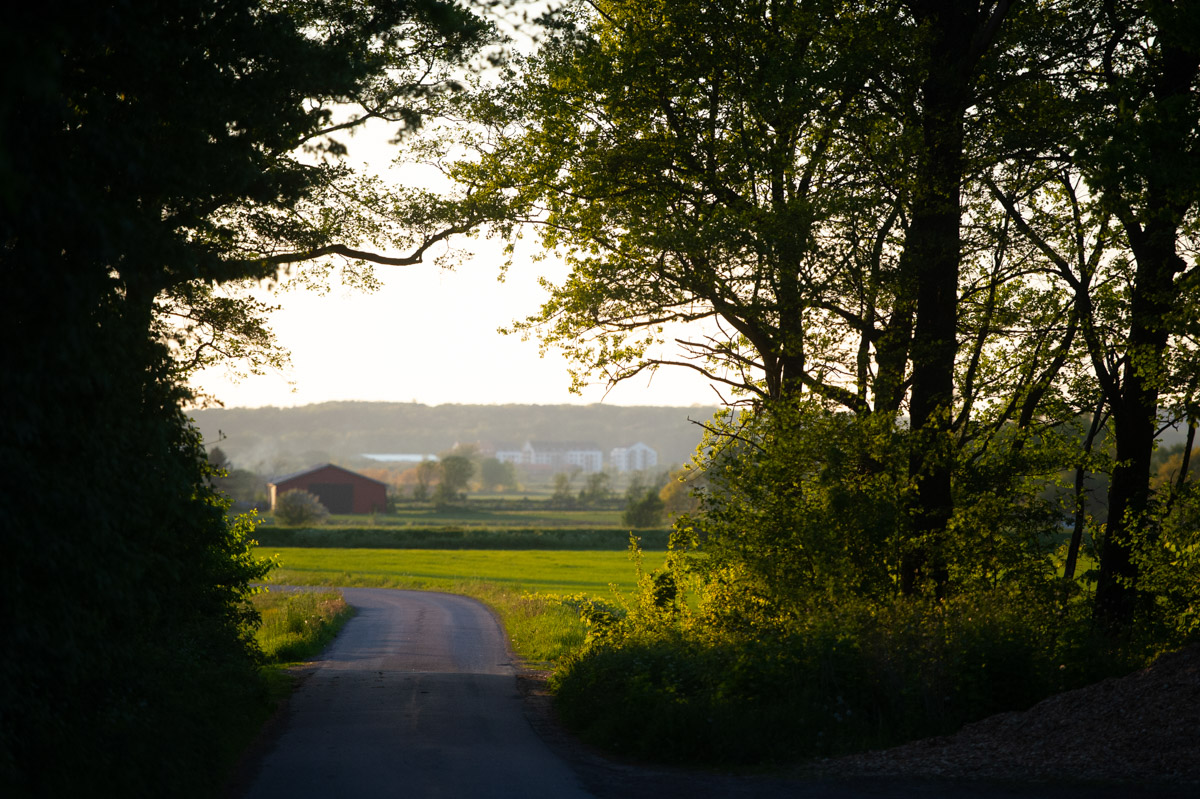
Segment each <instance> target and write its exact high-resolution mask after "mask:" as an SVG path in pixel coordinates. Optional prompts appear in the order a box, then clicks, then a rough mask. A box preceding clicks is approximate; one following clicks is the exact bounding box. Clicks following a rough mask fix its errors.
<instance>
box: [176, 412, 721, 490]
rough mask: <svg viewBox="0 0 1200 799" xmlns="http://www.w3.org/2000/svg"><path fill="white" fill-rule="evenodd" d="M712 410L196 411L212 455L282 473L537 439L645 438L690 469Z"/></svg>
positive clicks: (618, 441)
mask: <svg viewBox="0 0 1200 799" xmlns="http://www.w3.org/2000/svg"><path fill="white" fill-rule="evenodd" d="M716 410H717V409H716V408H715V407H700V406H694V407H690V408H678V407H653V406H620V405H421V404H418V403H401V402H325V403H320V404H317V405H304V406H300V407H296V408H274V407H267V408H210V409H205V410H194V411H191V412H190V415H191V416H192V418H193V419H194V420H195V422H196V424H197V426H198V427H199V428H200V431H201V433H202V434H203V436H204V441H205V443H206V444H207V445H208V446H209V448H211V447H213V446H215V445H217V444H219V445H220V447H221V449H222V451H224V452H225V454H226V455H227V456H228V457H229V460H230V462H231V463H232V464H233V465H234V466H237V467H240V468H244V469H252V470H254V471H258V472H260V473H263V474H280V473H284V472H287V471H294V470H298V469H303V468H307V467H308V466H312V465H315V464H317V463H320V462H325V461H334V460H337V461H342V462H349V461H353V460H354V459H356V458H360V457H361V455H362V454H363V453H414V454H437V453H439V452H445V451H447V450H449V449H451V448H453V447H454V446H455V445H456V444H473V443H477V442H478V443H482V444H484V445H491V446H495V445H498V444H517V445H520V444H524V442H525V441H527V440H533V441H575V442H591V443H595V444H596V445H598V446H599V447H600V449H601V450H603V451H604V452H605V453H606V454H607V452H608V450H610V449H612V448H613V447H624V446H629V445H630V444H633V443H635V442H638V441H641V442H643V443H645V444H647V445H648V446H650V447H653V448H654V449H655V450H657V451H658V461H659V465H660V466H662V467H666V466H668V465H670V464H682V463H686V462H687V461H688V459H690V458H691V455H692V452H693V451H694V450H695V448H696V446H697V445H698V444H699V443H700V440H701V438H702V430H701V428H700V427H699V426H698V425H696V424H693V423H692V422H693V421H694V422H704V421H706V420H708V419H709V418H710V417H711V416H712V415H713V414H714V413H715V412H716Z"/></svg>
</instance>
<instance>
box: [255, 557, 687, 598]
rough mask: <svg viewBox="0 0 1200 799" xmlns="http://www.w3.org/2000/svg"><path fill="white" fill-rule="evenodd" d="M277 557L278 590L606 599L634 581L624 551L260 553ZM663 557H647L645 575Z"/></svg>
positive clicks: (274, 580) (274, 575) (272, 578)
mask: <svg viewBox="0 0 1200 799" xmlns="http://www.w3.org/2000/svg"><path fill="white" fill-rule="evenodd" d="M255 554H256V555H258V556H259V557H262V556H266V555H277V556H278V560H279V562H280V568H278V569H277V570H275V571H274V572H272V573H271V576H270V578H269V581H270V582H272V583H276V584H278V585H341V586H368V587H380V588H413V589H420V590H435V591H452V592H455V591H458V589H459V587H460V586H461V584H463V583H471V582H477V583H491V584H494V585H497V586H500V587H502V588H505V589H508V590H510V591H515V592H522V591H530V592H536V593H543V594H588V595H589V596H595V597H600V598H609V597H611V596H612V591H611V589H610V588H609V586H610V585H613V584H615V585H616V586H618V588H619V590H621V591H624V592H629V591H631V590H632V589H633V588H634V586H635V585H636V584H637V574H636V571H635V569H634V565H633V562H632V561H631V560H630V558H629V554H628V553H627V552H606V551H559V550H551V551H543V550H472V549H466V550H432V549H324V548H308V547H305V548H281V549H273V548H265V547H259V548H258V549H257V550H256V551H255ZM664 557H665V553H654V552H648V553H646V555H645V568H647V569H653V568H658V567H659V566H661V565H662V561H663V558H664Z"/></svg>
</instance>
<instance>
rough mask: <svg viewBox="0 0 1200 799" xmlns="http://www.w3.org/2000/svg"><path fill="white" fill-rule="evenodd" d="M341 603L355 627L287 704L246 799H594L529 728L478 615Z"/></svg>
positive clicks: (407, 602) (446, 597)
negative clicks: (350, 608) (349, 608)
mask: <svg viewBox="0 0 1200 799" xmlns="http://www.w3.org/2000/svg"><path fill="white" fill-rule="evenodd" d="M343 593H344V594H345V597H346V601H347V602H349V603H350V604H351V605H354V606H355V607H356V608H358V615H356V616H355V617H354V618H353V619H351V620H350V622H349V623H348V624H347V625H346V627H345V628H344V629H343V630H342V632H341V634H340V635H339V636H338V638H337V640H336V641H335V642H334V643H333V644H332V645H331V646H330V648H329V649H328V650H326V652H325V653H324V655H323V657H322V659H321V660H320V661H319V662H318V663H316V664H314V665H315V667H316V671H315V672H314V673H313V674H312V675H311V676H310V677H309V678H308V679H306V680H305V681H304V683H303V684H302V685H301V686H300V688H299V689H298V690H297V691H296V693H295V694H294V695H293V696H292V698H291V700H290V702H289V704H288V709H287V716H286V718H285V719H284V726H283V729H282V731H281V732H280V734H279V735H278V737H277V738H276V740H275V743H274V746H273V747H272V748H271V749H270V750H269V751H268V752H267V753H266V754H265V755H264V756H263V758H262V760H261V762H260V764H259V766H258V768H257V772H256V773H255V774H254V776H253V778H252V779H251V781H250V785H249V788H248V790H247V791H246V793H245V794H244V795H245V796H246V797H247V799H268V798H269V797H281V798H285V799H305V797H318V796H319V797H340V796H346V797H359V798H360V799H371V797H431V798H433V797H448V798H449V797H454V798H455V799H457V797H478V798H479V799H502V798H504V797H513V799H518V798H519V799H535V798H536V797H547V799H551V798H552V799H573V798H574V797H587V796H590V794H589V793H587V792H586V791H584V790H583V788H582V787H581V786H580V783H579V780H578V778H577V777H576V775H575V773H574V772H573V771H572V770H571V769H570V768H569V767H568V766H567V765H566V764H565V763H564V762H563V761H562V760H561V759H559V758H558V757H557V756H555V755H554V754H553V753H552V752H551V751H550V750H549V749H548V748H547V747H546V745H545V744H544V743H543V742H542V740H541V739H540V738H539V737H538V736H537V735H536V734H535V733H534V731H533V728H532V727H531V726H530V725H529V722H528V720H527V719H526V717H525V715H524V712H523V708H522V699H521V696H520V694H519V692H518V689H517V683H516V669H515V665H514V663H513V660H512V656H511V654H510V653H509V650H508V647H507V644H506V641H505V638H504V635H503V632H502V631H501V628H500V625H499V624H498V623H497V621H496V619H495V618H494V617H493V616H492V615H491V613H490V612H489V611H488V610H487V609H486V608H485V607H484V606H483V605H481V604H479V603H478V602H476V601H474V600H471V599H467V598H465V597H460V596H452V595H450V594H437V593H429V592H419V591H394V590H389V589H369V588H346V589H343Z"/></svg>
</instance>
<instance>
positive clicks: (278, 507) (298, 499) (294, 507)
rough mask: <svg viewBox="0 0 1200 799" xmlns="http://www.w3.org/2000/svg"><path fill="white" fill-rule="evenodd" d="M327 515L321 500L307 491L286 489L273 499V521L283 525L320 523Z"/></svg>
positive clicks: (327, 512) (301, 525) (295, 525)
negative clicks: (284, 492)
mask: <svg viewBox="0 0 1200 799" xmlns="http://www.w3.org/2000/svg"><path fill="white" fill-rule="evenodd" d="M328 516H329V511H328V509H326V507H325V506H324V505H322V504H321V500H319V499H318V498H317V496H316V495H315V494H310V493H309V492H307V491H301V490H299V489H297V490H295V491H288V492H287V493H286V494H283V495H282V496H281V497H279V499H277V500H276V501H275V521H276V523H278V524H282V525H284V526H285V527H303V526H305V525H312V524H321V523H323V522H324V521H325V519H326V518H327V517H328Z"/></svg>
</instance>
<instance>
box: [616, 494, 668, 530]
mask: <svg viewBox="0 0 1200 799" xmlns="http://www.w3.org/2000/svg"><path fill="white" fill-rule="evenodd" d="M664 507H665V506H664V504H663V501H662V497H660V496H659V495H658V489H657V488H647V489H645V491H644V493H642V494H641V495H640V496H638V495H635V496H631V497H629V498H628V500H627V504H626V506H625V512H624V513H622V514H621V523H622V524H625V525H628V526H629V527H632V528H634V529H635V530H642V529H645V528H647V527H658V526H660V525H661V524H662V523H663V508H664Z"/></svg>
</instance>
